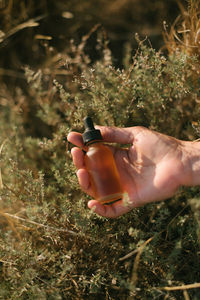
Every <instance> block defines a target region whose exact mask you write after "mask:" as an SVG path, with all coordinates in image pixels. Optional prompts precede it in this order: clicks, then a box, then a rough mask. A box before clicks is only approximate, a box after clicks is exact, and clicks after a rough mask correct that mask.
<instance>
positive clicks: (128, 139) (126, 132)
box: [96, 126, 134, 144]
mask: <svg viewBox="0 0 200 300" xmlns="http://www.w3.org/2000/svg"><path fill="white" fill-rule="evenodd" d="M96 127H97V128H98V129H100V131H101V134H102V137H103V140H104V141H105V142H110V143H119V144H132V142H133V140H134V134H133V128H134V127H128V128H117V127H107V126H96Z"/></svg>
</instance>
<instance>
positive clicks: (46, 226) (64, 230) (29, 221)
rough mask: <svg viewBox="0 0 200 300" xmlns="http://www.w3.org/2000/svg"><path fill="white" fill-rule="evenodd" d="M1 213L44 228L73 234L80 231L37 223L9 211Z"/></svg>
mask: <svg viewBox="0 0 200 300" xmlns="http://www.w3.org/2000/svg"><path fill="white" fill-rule="evenodd" d="M1 214H2V215H5V216H8V217H10V218H13V219H16V220H19V221H22V222H26V223H29V224H32V225H36V226H38V227H43V228H45V229H48V230H53V231H59V232H67V233H70V234H72V235H78V233H76V232H74V231H72V230H68V229H61V228H55V227H52V226H49V225H44V224H40V223H37V222H35V221H31V220H28V219H24V218H21V217H18V216H15V215H12V214H9V213H1Z"/></svg>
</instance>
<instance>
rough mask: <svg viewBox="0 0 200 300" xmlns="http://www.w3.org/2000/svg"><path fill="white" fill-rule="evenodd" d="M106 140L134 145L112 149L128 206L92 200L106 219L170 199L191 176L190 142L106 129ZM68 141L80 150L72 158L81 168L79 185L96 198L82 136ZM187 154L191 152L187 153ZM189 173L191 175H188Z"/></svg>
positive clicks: (90, 204) (140, 130)
mask: <svg viewBox="0 0 200 300" xmlns="http://www.w3.org/2000/svg"><path fill="white" fill-rule="evenodd" d="M98 129H100V130H101V134H102V137H103V140H104V141H105V142H108V143H119V144H130V147H128V148H119V147H114V146H110V147H111V149H112V151H113V155H114V158H115V161H116V165H117V168H118V171H119V175H120V179H121V183H122V186H123V187H124V190H125V191H126V192H127V194H128V198H129V201H128V204H127V203H124V201H123V200H120V201H118V202H115V203H113V204H110V205H103V204H101V203H99V202H98V201H96V200H90V201H89V202H88V207H89V208H90V209H92V208H94V211H95V212H96V213H97V214H99V215H101V216H105V217H110V218H114V217H118V216H120V215H122V214H124V213H126V212H128V211H130V210H131V209H132V208H134V207H139V206H142V205H144V204H145V203H149V202H153V201H160V200H164V199H167V198H169V197H171V196H173V195H174V194H175V192H176V191H177V189H178V188H179V186H181V185H184V184H187V181H188V180H189V178H187V177H188V176H189V175H190V172H189V171H188V168H187V165H188V164H186V162H187V161H188V160H187V159H186V157H187V155H185V145H186V144H187V143H188V142H184V141H181V140H177V139H175V138H173V137H170V136H167V135H164V134H160V133H158V132H155V131H151V130H149V129H146V128H144V127H139V126H138V127H129V128H116V127H103V126H98ZM68 140H69V141H70V142H71V143H73V144H74V145H76V146H78V147H80V148H78V147H74V148H72V151H71V153H72V158H73V162H74V164H75V166H76V167H77V169H78V171H77V176H78V180H79V184H80V186H81V188H82V189H83V191H85V192H86V193H87V194H89V195H90V196H91V197H93V192H92V189H91V185H90V181H89V175H88V172H87V170H86V168H85V165H84V153H83V151H82V150H81V149H84V148H85V146H84V144H83V140H82V135H81V134H80V133H77V132H71V133H70V134H69V135H68ZM186 152H187V151H186ZM186 169H187V172H186Z"/></svg>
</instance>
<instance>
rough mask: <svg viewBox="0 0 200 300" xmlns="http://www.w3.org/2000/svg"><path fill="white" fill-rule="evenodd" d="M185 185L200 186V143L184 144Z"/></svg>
mask: <svg viewBox="0 0 200 300" xmlns="http://www.w3.org/2000/svg"><path fill="white" fill-rule="evenodd" d="M182 145H183V147H182V149H183V164H184V173H183V174H182V177H183V185H186V186H195V185H200V142H199V141H194V142H183V143H182Z"/></svg>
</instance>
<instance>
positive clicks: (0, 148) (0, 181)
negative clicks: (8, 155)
mask: <svg viewBox="0 0 200 300" xmlns="http://www.w3.org/2000/svg"><path fill="white" fill-rule="evenodd" d="M6 141H7V139H5V140H4V141H3V143H2V144H1V146H0V156H1V152H2V150H3V147H4V145H5V143H6ZM0 189H3V179H2V174H1V168H0Z"/></svg>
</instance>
